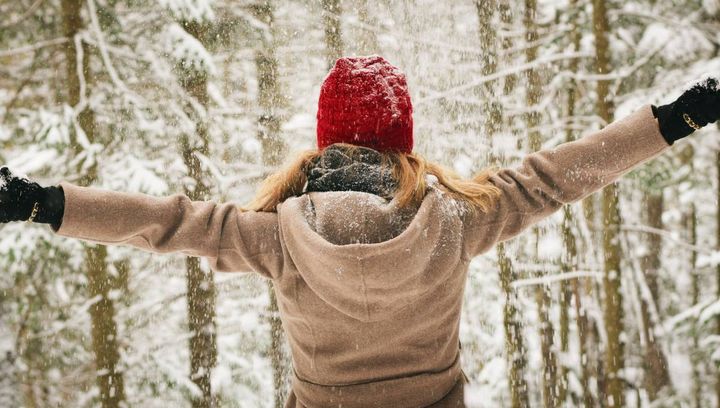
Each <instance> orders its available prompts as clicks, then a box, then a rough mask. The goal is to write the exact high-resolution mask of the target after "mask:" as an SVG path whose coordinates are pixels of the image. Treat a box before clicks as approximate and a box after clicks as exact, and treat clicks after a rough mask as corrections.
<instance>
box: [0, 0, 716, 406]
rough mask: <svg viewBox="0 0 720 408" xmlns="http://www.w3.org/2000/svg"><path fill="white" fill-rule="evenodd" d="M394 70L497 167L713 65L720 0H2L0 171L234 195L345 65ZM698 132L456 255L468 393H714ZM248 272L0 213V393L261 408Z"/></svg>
mask: <svg viewBox="0 0 720 408" xmlns="http://www.w3.org/2000/svg"><path fill="white" fill-rule="evenodd" d="M358 54H359V55H367V54H380V55H383V56H384V57H386V58H387V59H388V60H389V61H391V62H392V63H393V64H395V65H397V66H399V67H400V68H401V69H402V70H404V71H405V72H406V74H407V76H408V82H409V86H410V91H411V92H412V97H413V102H414V107H415V115H414V119H415V140H416V151H417V152H419V153H421V154H423V155H425V156H426V157H428V158H429V159H431V160H433V161H437V162H440V163H442V164H444V165H446V166H449V167H451V168H453V169H455V170H456V171H457V172H458V173H460V174H461V175H463V176H466V177H467V176H471V175H472V174H473V173H474V172H476V171H479V170H481V169H483V168H484V167H486V166H488V165H490V164H497V165H501V166H513V165H516V164H518V163H519V161H520V160H521V158H522V157H523V156H524V155H525V154H527V153H529V152H532V151H535V150H538V149H541V148H548V147H552V146H555V145H557V144H559V143H562V142H565V141H569V140H573V139H576V138H578V137H582V135H583V134H586V133H587V132H590V131H592V130H595V129H599V128H601V127H602V126H605V125H606V124H607V123H609V122H612V121H613V120H615V119H618V118H622V117H623V116H625V115H627V114H629V113H630V112H631V111H633V110H634V109H636V108H638V107H640V106H642V105H644V104H648V103H655V104H661V103H664V102H669V101H671V100H672V99H673V98H675V97H677V96H678V95H679V94H680V93H681V92H682V90H683V88H684V87H685V86H688V85H689V84H691V83H692V82H693V81H695V80H697V79H699V78H701V76H702V75H703V74H705V73H713V74H715V75H720V2H719V1H718V0H703V1H700V0H694V1H688V2H673V1H667V0H652V1H651V0H634V1H623V2H621V1H601V0H527V1H525V0H523V1H510V0H493V1H477V0H467V1H454V2H436V1H430V0H416V1H410V0H381V1H376V2H371V1H367V0H357V1H349V0H252V1H250V0H235V1H231V0H214V1H211V0H161V1H158V2H150V1H139V0H12V1H10V0H0V162H1V163H2V164H4V165H8V166H10V167H11V168H12V169H13V170H14V171H16V172H18V173H20V174H26V175H28V176H30V177H31V178H33V179H35V180H38V181H39V182H40V183H42V184H45V185H49V184H56V183H58V182H59V181H60V180H68V181H70V182H73V183H76V184H78V185H92V186H96V187H102V188H108V189H113V190H118V191H134V192H143V193H147V194H153V195H168V194H172V193H176V192H183V193H185V194H187V195H188V196H190V197H192V198H193V199H195V200H217V201H236V202H238V203H246V202H248V201H249V200H250V198H251V197H252V194H253V192H254V190H255V188H256V187H257V185H258V183H259V182H260V181H261V180H262V179H263V178H264V177H266V176H267V175H268V174H269V173H270V172H272V171H273V170H274V169H275V168H277V166H279V165H281V163H282V162H283V161H284V160H285V159H286V158H287V157H290V156H292V155H293V153H295V152H297V151H299V150H303V149H310V148H313V147H314V142H315V140H314V131H315V117H314V115H315V104H316V103H317V96H318V93H319V86H320V83H321V82H322V79H323V78H324V76H325V75H326V73H327V69H328V67H329V66H331V65H332V63H333V61H334V60H335V59H336V58H337V57H338V56H340V55H358ZM719 140H720V129H718V128H717V127H709V128H708V129H705V130H703V131H701V132H699V134H696V135H694V136H692V137H690V138H687V139H685V140H682V141H679V142H677V143H676V145H675V146H674V148H673V149H672V150H671V151H669V152H668V153H666V154H665V155H663V156H662V157H660V158H658V159H657V160H654V161H653V162H651V163H648V164H647V165H645V166H643V167H642V168H640V169H638V170H636V171H634V172H633V173H632V174H631V175H629V176H628V177H625V178H623V179H622V180H621V181H619V182H618V183H616V184H613V185H611V186H609V187H608V188H606V189H605V190H604V191H603V192H602V193H598V194H595V195H593V196H591V197H588V198H587V199H586V200H584V201H583V202H582V203H577V204H574V205H570V206H566V207H565V208H564V209H563V211H559V212H558V213H556V214H555V215H553V216H552V217H550V218H549V219H547V220H546V221H543V222H541V223H540V224H538V226H537V227H536V228H534V229H533V230H532V231H529V232H528V233H527V234H524V235H523V236H521V237H519V238H517V239H514V240H512V241H508V242H506V243H504V244H500V245H498V246H497V248H496V250H495V251H492V252H491V253H488V254H486V255H484V256H482V257H478V258H477V259H475V260H474V261H473V263H472V265H471V271H470V275H469V277H468V285H467V293H466V297H465V305H464V315H463V324H462V326H461V337H462V345H463V347H462V350H461V352H462V359H463V366H464V368H465V371H466V373H468V375H469V377H470V379H471V384H470V385H469V386H468V388H467V396H468V399H467V401H468V404H469V405H470V406H478V407H479V406H512V407H527V406H543V407H554V406H584V407H620V406H635V407H641V406H642V407H646V406H653V407H664V406H667V407H670V406H673V407H674V406H690V407H707V406H718V402H719V401H720V400H719V399H720V370H719V369H718V367H720V302H719V301H718V300H719V298H718V296H720V255H718V254H719V253H720V252H719V251H720V221H719V220H720V205H718V200H720V198H719V197H720V143H719V142H718V141H719ZM291 373H292V371H291V362H290V356H289V354H288V350H287V345H286V344H285V338H284V334H283V332H282V327H281V325H280V321H279V319H278V314H277V305H276V304H275V299H274V296H273V292H272V285H270V284H269V282H266V281H264V280H262V279H261V278H259V277H257V276H254V275H252V274H220V275H218V274H213V273H212V272H211V271H210V268H209V265H208V264H207V262H206V261H205V260H203V259H197V258H187V259H185V258H183V257H181V256H177V255H173V254H167V255H150V254H146V253H142V252H139V251H135V250H132V249H130V248H126V247H104V246H99V245H92V244H85V243H81V242H80V241H77V240H68V239H64V238H61V237H57V236H55V235H54V234H53V233H52V232H51V230H50V229H49V228H48V227H47V226H40V225H25V224H22V223H13V224H7V225H3V226H0V405H1V406H8V407H15V406H26V407H44V406H76V407H91V406H92V407H94V406H103V407H120V406H143V407H154V406H158V407H161V406H162V407H164V406H168V405H171V406H195V407H210V406H223V407H224V406H227V407H279V406H282V403H283V402H284V398H285V396H286V394H287V390H288V387H289V379H290V375H291Z"/></svg>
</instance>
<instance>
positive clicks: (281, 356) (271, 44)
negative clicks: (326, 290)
mask: <svg viewBox="0 0 720 408" xmlns="http://www.w3.org/2000/svg"><path fill="white" fill-rule="evenodd" d="M253 10H254V13H255V17H256V18H257V19H258V20H259V21H260V22H261V23H262V24H263V27H262V33H261V36H260V38H261V40H260V43H259V44H257V48H256V51H255V67H256V70H257V77H258V79H257V81H258V107H259V110H260V115H259V117H258V128H259V134H258V136H259V138H260V141H261V143H262V155H263V163H264V164H265V165H266V166H269V167H275V166H277V165H279V164H280V163H281V161H282V157H283V155H284V154H285V151H286V150H287V149H286V146H285V143H284V141H283V140H282V135H281V134H280V125H281V122H280V120H281V119H280V109H281V108H282V94H281V92H280V81H279V78H278V76H279V73H278V60H277V56H276V54H275V50H276V48H277V43H276V41H275V33H274V19H275V16H274V13H275V11H274V7H273V5H272V2H261V3H259V4H257V5H256V6H255V7H254V9H253ZM267 290H268V296H269V298H270V304H269V306H268V324H269V325H270V347H269V350H268V354H269V355H270V361H271V366H272V372H273V386H274V390H275V395H274V398H273V401H274V403H273V406H274V407H275V408H282V407H283V405H284V403H285V398H286V395H287V389H286V388H287V387H286V384H287V382H288V379H287V377H288V375H289V372H290V369H289V364H288V358H287V357H286V356H285V352H284V348H283V344H284V333H285V332H284V331H283V327H282V322H281V320H280V312H279V310H278V304H277V297H276V296H275V290H274V288H273V284H272V282H271V281H268V282H267Z"/></svg>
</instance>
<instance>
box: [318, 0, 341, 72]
mask: <svg viewBox="0 0 720 408" xmlns="http://www.w3.org/2000/svg"><path fill="white" fill-rule="evenodd" d="M322 8H323V27H324V28H325V47H326V48H325V52H326V56H327V57H326V58H327V63H328V67H330V68H332V66H333V65H334V64H335V60H337V59H338V58H340V57H342V54H343V39H342V31H341V30H342V29H341V24H340V14H341V13H342V9H341V7H340V0H322Z"/></svg>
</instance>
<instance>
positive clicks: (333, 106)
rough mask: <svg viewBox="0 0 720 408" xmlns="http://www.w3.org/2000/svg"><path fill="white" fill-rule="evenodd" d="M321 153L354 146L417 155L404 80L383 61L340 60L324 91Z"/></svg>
mask: <svg viewBox="0 0 720 408" xmlns="http://www.w3.org/2000/svg"><path fill="white" fill-rule="evenodd" d="M317 143H318V148H319V149H324V148H325V147H327V146H329V145H331V144H333V143H349V144H353V145H357V146H364V147H369V148H371V149H375V150H377V151H381V152H383V151H398V152H402V153H410V152H412V149H413V120H412V103H411V102H410V93H409V92H408V88H407V82H406V80H405V75H404V74H403V73H402V72H400V70H399V69H398V68H396V67H394V66H393V65H392V64H390V63H389V62H387V61H386V60H385V59H384V58H382V57H379V56H371V57H348V58H340V59H338V60H337V61H336V62H335V66H334V67H333V68H332V70H330V73H329V74H328V76H327V77H326V78H325V81H324V82H323V84H322V87H321V88H320V100H319V102H318V113H317Z"/></svg>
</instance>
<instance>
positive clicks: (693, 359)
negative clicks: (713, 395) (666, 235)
mask: <svg viewBox="0 0 720 408" xmlns="http://www.w3.org/2000/svg"><path fill="white" fill-rule="evenodd" d="M694 156H695V149H694V148H693V146H692V145H691V144H689V143H688V144H686V145H685V146H684V147H683V150H682V151H681V152H680V161H681V163H682V165H683V166H685V167H687V168H688V169H689V174H693V167H694V166H693V160H694ZM685 205H686V206H687V207H686V208H685V209H684V211H683V218H682V224H683V227H684V228H685V237H686V238H685V240H686V242H687V243H688V244H690V245H692V246H695V245H697V243H698V233H697V226H698V220H697V209H696V207H695V203H694V202H688V203H686V204H685ZM688 261H689V262H688V269H687V270H688V271H689V272H690V280H691V283H690V286H691V293H690V296H691V299H692V303H691V304H692V305H698V304H699V303H700V285H701V282H700V278H701V277H700V271H699V270H698V267H697V251H695V250H691V251H690V259H689V260H688ZM700 326H701V324H700V323H699V322H698V321H697V319H693V321H692V323H691V328H690V334H691V338H692V342H691V346H690V347H691V348H690V365H691V371H692V394H691V398H692V405H693V407H695V408H700V407H703V406H705V404H704V398H703V378H702V373H701V371H702V365H703V353H702V351H701V349H700V339H701V333H700V329H701V327H700Z"/></svg>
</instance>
